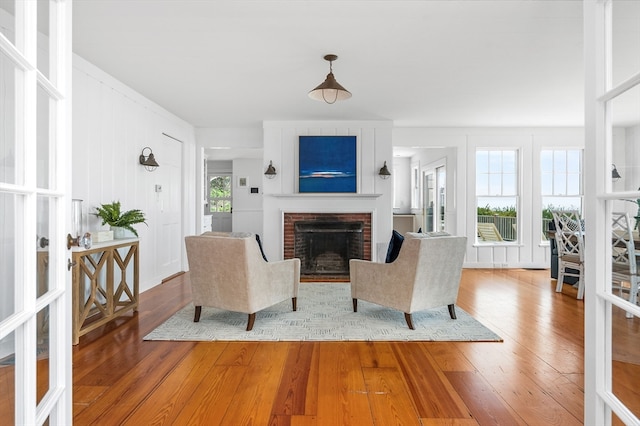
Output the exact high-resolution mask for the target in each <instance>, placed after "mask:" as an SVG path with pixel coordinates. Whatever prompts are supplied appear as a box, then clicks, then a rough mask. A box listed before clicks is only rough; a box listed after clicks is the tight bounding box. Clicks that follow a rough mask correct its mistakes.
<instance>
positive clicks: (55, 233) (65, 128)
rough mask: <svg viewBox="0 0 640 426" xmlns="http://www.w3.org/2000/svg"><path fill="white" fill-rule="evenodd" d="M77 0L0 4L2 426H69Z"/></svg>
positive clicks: (16, 1)
mask: <svg viewBox="0 0 640 426" xmlns="http://www.w3.org/2000/svg"><path fill="white" fill-rule="evenodd" d="M70 92H71V0H38V1H25V0H15V1H2V2H0V217H1V218H2V220H1V221H0V423H2V424H17V425H41V424H45V423H46V424H51V425H57V424H70V423H71V401H72V399H71V336H70V332H71V327H70V324H71V321H70V312H71V309H70V303H69V302H70V293H71V292H70V291H69V290H68V289H69V288H70V274H69V273H68V272H67V269H66V262H67V259H68V258H69V255H70V253H69V252H68V251H67V247H66V235H67V233H66V232H65V230H66V229H69V228H68V226H67V219H66V218H67V216H68V215H67V211H68V210H69V207H70V204H71V202H70V200H69V197H68V196H67V195H68V194H70V191H69V187H70V172H69V170H70V169H71V168H70V167H69V164H70V160H71V159H70V155H71V149H70V147H71V141H70V129H71V127H70V123H71V121H70V113H71V105H70Z"/></svg>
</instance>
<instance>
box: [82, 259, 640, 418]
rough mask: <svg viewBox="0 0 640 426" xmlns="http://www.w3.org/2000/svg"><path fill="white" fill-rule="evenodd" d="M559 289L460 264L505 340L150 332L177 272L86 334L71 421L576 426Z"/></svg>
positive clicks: (513, 273)
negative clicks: (283, 338) (198, 337)
mask: <svg viewBox="0 0 640 426" xmlns="http://www.w3.org/2000/svg"><path fill="white" fill-rule="evenodd" d="M302 285H304V284H302ZM554 287H555V281H551V280H550V279H549V272H548V271H544V270H543V271H531V270H520V269H517V270H514V269H504V270H500V269H496V270H470V269H467V270H465V271H464V272H463V277H462V284H461V290H460V295H459V300H458V301H459V303H458V305H459V306H460V307H461V308H462V309H464V310H466V311H467V312H469V313H470V314H471V315H473V316H474V317H475V318H477V319H478V320H480V321H481V322H483V323H484V324H485V325H487V326H488V327H490V328H491V329H492V330H494V331H495V332H497V333H498V334H499V335H500V336H501V337H502V338H503V339H504V342H501V343H495V342H491V343H487V342H485V343H438V342H322V343H319V342H267V343H264V342H244V343H242V342H207V343H204V342H163V341H149V342H145V341H142V338H143V337H144V336H145V335H146V334H147V333H149V332H150V331H151V330H153V329H154V328H155V327H156V326H157V325H159V324H160V323H162V322H163V321H164V320H165V319H166V318H168V317H169V316H170V315H171V314H172V313H174V312H175V311H177V310H178V309H180V308H181V307H182V306H184V305H185V304H187V303H188V302H189V300H190V291H189V285H188V274H185V275H181V276H178V277H175V278H173V279H171V280H169V281H167V282H165V283H163V284H162V285H159V286H157V287H155V288H154V289H152V290H149V291H147V292H145V293H143V294H142V295H141V305H140V310H139V312H138V313H137V314H132V315H130V316H125V317H122V318H118V319H117V320H115V321H113V322H112V323H110V324H108V325H105V326H103V327H101V328H100V329H98V330H95V331H93V332H91V333H89V334H87V335H85V336H82V337H81V339H80V344H79V345H77V346H75V347H74V350H73V352H74V355H73V364H74V367H73V381H74V397H73V400H74V422H75V424H76V425H90V424H91V425H96V424H103V425H113V424H127V425H141V424H145V425H161V424H165V425H170V424H171V425H173V424H194V425H234V426H235V425H291V426H296V425H358V426H361V425H391V424H393V425H396V424H397V425H429V426H443V425H572V424H575V425H579V424H582V419H583V396H584V395H583V393H584V392H583V302H581V301H577V300H576V299H575V290H573V289H572V288H571V287H569V286H565V287H566V293H563V294H559V293H555V292H554ZM614 319H615V321H616V330H620V332H619V333H618V332H616V333H615V334H616V335H619V336H620V338H616V340H615V341H614V349H615V351H616V354H617V355H614V358H616V359H618V361H614V366H613V370H614V376H615V379H614V390H615V391H616V393H617V394H619V396H620V397H621V398H622V399H623V400H624V401H625V403H627V404H629V405H630V406H631V407H632V410H633V411H634V412H635V413H638V412H640V395H639V394H638V391H637V390H636V389H637V386H635V385H636V384H637V383H638V382H639V381H638V379H639V378H640V367H639V365H640V350H639V349H638V346H639V345H638V344H637V341H638V340H637V339H635V340H632V339H630V337H634V336H635V337H638V334H640V331H639V330H638V328H639V321H638V318H635V319H630V320H628V319H626V318H624V316H623V315H622V314H620V313H615V312H614Z"/></svg>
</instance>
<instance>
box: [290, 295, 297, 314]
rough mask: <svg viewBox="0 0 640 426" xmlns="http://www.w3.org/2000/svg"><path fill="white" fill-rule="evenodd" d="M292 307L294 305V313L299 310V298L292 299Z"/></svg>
mask: <svg viewBox="0 0 640 426" xmlns="http://www.w3.org/2000/svg"><path fill="white" fill-rule="evenodd" d="M291 305H293V310H294V311H297V310H298V298H297V297H292V298H291Z"/></svg>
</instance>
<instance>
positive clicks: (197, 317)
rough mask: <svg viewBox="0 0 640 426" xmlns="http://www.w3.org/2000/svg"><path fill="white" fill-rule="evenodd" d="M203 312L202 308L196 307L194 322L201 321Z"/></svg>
mask: <svg viewBox="0 0 640 426" xmlns="http://www.w3.org/2000/svg"><path fill="white" fill-rule="evenodd" d="M201 312H202V306H196V313H195V315H194V316H193V322H198V321H200V313H201Z"/></svg>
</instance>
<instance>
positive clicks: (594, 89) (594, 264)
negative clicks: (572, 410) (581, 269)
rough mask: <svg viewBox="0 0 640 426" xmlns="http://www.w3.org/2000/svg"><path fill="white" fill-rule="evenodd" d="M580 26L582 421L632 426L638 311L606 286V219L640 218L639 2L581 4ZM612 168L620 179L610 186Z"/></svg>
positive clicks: (637, 419)
mask: <svg viewBox="0 0 640 426" xmlns="http://www.w3.org/2000/svg"><path fill="white" fill-rule="evenodd" d="M584 28H585V31H584V35H585V37H584V42H585V64H586V67H585V82H586V85H585V106H586V109H585V112H586V114H585V117H586V120H585V166H586V167H585V168H586V169H588V170H593V171H594V172H593V173H588V174H585V178H584V179H585V188H590V191H585V209H584V210H585V221H586V222H585V229H586V232H587V234H588V241H589V243H588V244H587V245H586V246H585V247H586V250H585V251H586V258H585V282H586V293H585V332H584V335H585V357H584V358H585V366H584V373H585V404H584V405H585V417H584V423H585V424H597V425H604V426H606V425H610V424H622V423H624V424H628V425H631V424H634V425H637V424H640V408H639V405H638V400H637V398H630V397H629V396H628V395H629V392H628V390H629V389H637V383H635V382H634V383H630V380H633V379H630V378H632V377H634V375H633V374H631V373H630V372H632V371H634V369H636V368H637V365H638V364H639V363H640V355H639V354H638V353H637V352H635V353H633V351H632V352H629V351H622V350H619V347H622V346H623V345H621V344H619V343H620V342H625V341H627V342H635V346H634V347H637V346H638V342H640V333H639V332H638V323H639V322H640V307H638V305H637V304H635V303H632V299H631V298H630V297H629V296H628V294H629V292H630V291H631V289H632V287H631V286H629V285H628V286H626V295H625V291H618V290H617V289H614V286H613V285H612V261H611V259H612V252H613V250H614V248H612V242H611V241H612V234H611V232H612V231H611V230H612V226H611V223H612V220H611V219H612V214H613V213H614V212H623V213H627V214H629V215H630V216H631V217H632V218H633V217H634V216H638V217H640V211H638V209H639V208H640V204H638V202H637V200H640V188H639V186H640V2H637V1H629V0H584ZM613 164H616V168H617V170H618V171H619V174H620V175H621V176H622V177H621V178H619V179H616V180H615V182H614V181H612V167H613V166H612V165H613ZM636 232H637V229H636ZM616 250H617V248H616ZM636 250H638V251H640V247H637V248H636ZM639 259H640V258H639ZM627 284H628V283H627ZM616 286H617V288H620V287H622V288H623V290H624V288H625V283H624V282H623V283H621V284H620V285H619V286H618V283H616ZM630 299H631V301H630Z"/></svg>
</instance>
